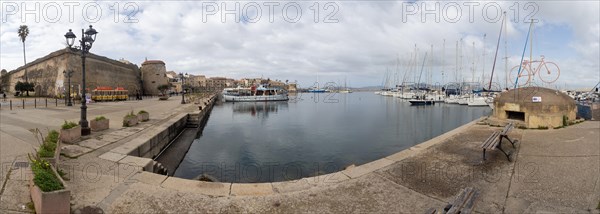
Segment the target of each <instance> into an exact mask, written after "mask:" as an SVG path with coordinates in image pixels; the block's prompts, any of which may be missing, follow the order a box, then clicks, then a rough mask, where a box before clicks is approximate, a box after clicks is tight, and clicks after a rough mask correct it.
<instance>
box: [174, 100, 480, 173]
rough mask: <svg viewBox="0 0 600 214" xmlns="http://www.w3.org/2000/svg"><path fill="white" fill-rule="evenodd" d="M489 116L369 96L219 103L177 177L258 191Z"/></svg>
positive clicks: (371, 158)
mask: <svg viewBox="0 0 600 214" xmlns="http://www.w3.org/2000/svg"><path fill="white" fill-rule="evenodd" d="M490 113H491V109H490V108H489V107H467V106H460V105H453V104H443V103H441V104H435V105H432V106H411V105H410V103H408V102H406V101H403V100H401V99H398V98H394V97H384V96H379V95H375V94H373V93H372V92H357V93H351V94H337V93H331V94H312V93H302V94H298V95H296V96H290V101H289V102H256V103H218V104H216V105H215V106H214V108H213V110H212V113H211V115H210V118H209V120H208V122H207V124H206V126H205V127H204V131H203V134H202V136H201V137H199V138H198V139H196V140H194V142H193V143H192V145H191V147H190V149H189V151H188V152H187V154H186V156H185V158H184V160H183V161H182V163H181V164H180V165H179V167H178V169H177V170H176V172H175V176H176V177H181V178H188V179H195V178H198V177H199V176H200V175H203V174H204V175H208V177H212V178H216V179H217V180H218V181H221V182H240V183H255V182H273V181H284V180H294V179H299V178H302V177H309V176H315V175H320V174H326V173H331V172H335V171H340V170H342V169H344V168H345V167H347V166H349V165H352V164H354V165H361V164H364V163H367V162H370V161H374V160H377V159H379V158H383V157H385V156H387V155H391V154H393V153H396V152H399V151H401V150H404V149H407V148H409V147H411V146H413V145H416V144H419V143H421V142H424V141H426V140H429V139H431V138H433V137H436V136H438V135H440V134H443V133H445V132H447V131H449V130H452V129H454V128H456V127H459V126H461V125H463V124H466V123H468V122H470V121H472V120H474V119H477V118H479V117H481V116H484V115H489V114H490Z"/></svg>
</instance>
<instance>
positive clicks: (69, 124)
mask: <svg viewBox="0 0 600 214" xmlns="http://www.w3.org/2000/svg"><path fill="white" fill-rule="evenodd" d="M76 126H78V125H77V123H74V122H71V121H66V120H65V123H64V124H63V125H62V127H61V128H62V129H70V128H73V127H76Z"/></svg>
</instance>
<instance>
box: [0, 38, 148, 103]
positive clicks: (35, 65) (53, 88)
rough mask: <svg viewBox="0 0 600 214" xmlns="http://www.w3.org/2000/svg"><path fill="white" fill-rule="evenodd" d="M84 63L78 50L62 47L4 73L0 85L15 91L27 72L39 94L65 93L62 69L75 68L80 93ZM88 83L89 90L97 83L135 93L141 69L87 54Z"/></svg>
mask: <svg viewBox="0 0 600 214" xmlns="http://www.w3.org/2000/svg"><path fill="white" fill-rule="evenodd" d="M81 66H82V65H81V57H80V55H79V53H78V52H74V51H71V50H70V49H61V50H58V51H55V52H53V53H50V54H49V55H47V56H44V57H42V58H39V59H36V60H35V61H33V62H30V63H27V64H26V65H25V66H22V67H19V68H17V69H15V70H13V71H10V72H8V73H7V74H6V75H2V77H1V79H2V81H1V84H2V86H1V87H2V89H3V90H5V91H8V92H9V93H14V92H15V90H14V87H15V84H16V83H17V82H18V81H21V82H24V81H25V73H27V79H28V81H29V82H33V83H34V88H35V94H36V95H37V96H51V97H52V96H59V95H62V94H63V93H64V91H65V89H66V85H67V79H66V78H65V77H64V75H63V71H66V70H72V71H73V75H72V77H71V86H73V87H72V90H75V91H74V92H77V91H78V90H79V88H80V84H81V70H82V69H81ZM25 71H27V72H25ZM86 84H87V86H86V87H87V88H88V89H90V90H93V89H94V88H96V87H97V86H110V87H124V88H125V89H127V90H129V94H130V95H133V94H135V93H136V92H137V91H140V90H141V78H140V71H139V69H138V67H137V66H136V65H132V64H126V63H122V62H119V61H116V60H112V59H109V58H106V57H102V56H98V55H95V54H88V55H87V58H86Z"/></svg>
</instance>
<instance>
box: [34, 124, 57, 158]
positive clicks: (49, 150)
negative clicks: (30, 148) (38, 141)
mask: <svg viewBox="0 0 600 214" xmlns="http://www.w3.org/2000/svg"><path fill="white" fill-rule="evenodd" d="M57 143H58V132H57V131H56V130H51V131H49V132H48V135H47V136H46V138H45V139H44V141H43V142H42V145H40V149H39V150H38V151H37V154H38V155H39V156H40V157H43V158H51V157H54V153H55V151H56V145H57Z"/></svg>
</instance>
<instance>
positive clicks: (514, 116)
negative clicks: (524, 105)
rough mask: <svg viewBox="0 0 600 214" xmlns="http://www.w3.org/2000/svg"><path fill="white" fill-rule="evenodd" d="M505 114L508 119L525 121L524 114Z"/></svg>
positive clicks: (515, 112)
mask: <svg viewBox="0 0 600 214" xmlns="http://www.w3.org/2000/svg"><path fill="white" fill-rule="evenodd" d="M506 114H507V115H508V119H511V120H520V121H525V112H519V111H506Z"/></svg>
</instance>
